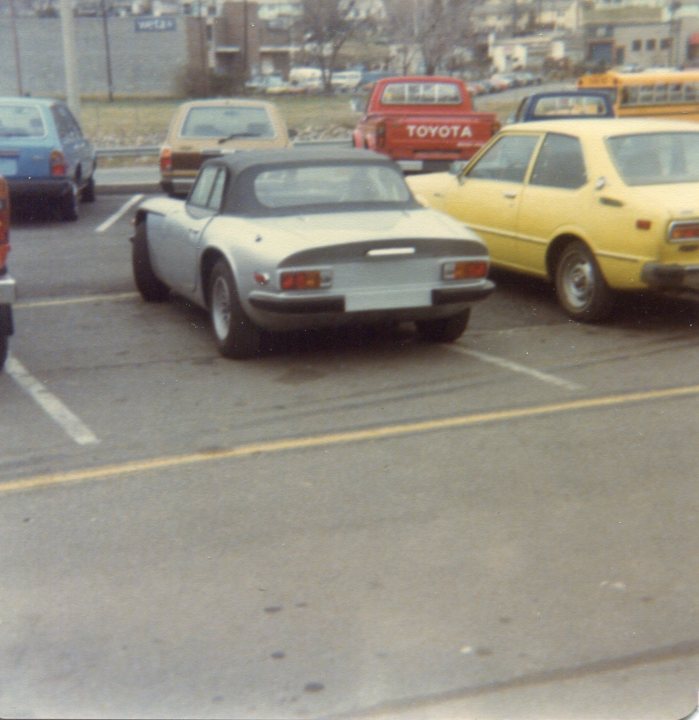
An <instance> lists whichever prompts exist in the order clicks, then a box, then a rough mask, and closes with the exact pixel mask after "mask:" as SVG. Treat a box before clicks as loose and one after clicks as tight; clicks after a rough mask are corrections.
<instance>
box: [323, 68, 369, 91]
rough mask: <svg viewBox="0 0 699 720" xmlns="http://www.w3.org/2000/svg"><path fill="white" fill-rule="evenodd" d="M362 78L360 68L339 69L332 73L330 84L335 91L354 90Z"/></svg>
mask: <svg viewBox="0 0 699 720" xmlns="http://www.w3.org/2000/svg"><path fill="white" fill-rule="evenodd" d="M361 80H362V73H361V71H360V70H338V71H337V72H334V73H333V74H332V77H331V78H330V84H331V85H332V89H333V90H334V91H335V92H352V91H353V90H354V89H355V88H356V87H357V86H358V85H359V83H360V82H361Z"/></svg>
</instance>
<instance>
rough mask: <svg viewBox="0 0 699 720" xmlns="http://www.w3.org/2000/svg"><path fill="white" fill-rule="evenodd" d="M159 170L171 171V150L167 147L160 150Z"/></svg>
mask: <svg viewBox="0 0 699 720" xmlns="http://www.w3.org/2000/svg"><path fill="white" fill-rule="evenodd" d="M160 170H161V172H170V170H172V148H170V147H168V146H167V145H165V146H164V147H162V148H160Z"/></svg>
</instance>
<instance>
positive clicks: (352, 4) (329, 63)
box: [300, 0, 375, 92]
mask: <svg viewBox="0 0 699 720" xmlns="http://www.w3.org/2000/svg"><path fill="white" fill-rule="evenodd" d="M369 7H370V6H369V5H368V4H363V3H362V4H360V3H359V2H358V0H303V13H302V16H301V19H300V30H301V35H302V38H303V46H304V50H305V53H306V56H307V58H308V60H309V61H310V62H311V63H312V64H313V65H315V66H316V67H319V68H320V69H321V71H322V73H323V86H324V88H325V90H326V91H328V92H329V91H330V89H331V87H332V72H333V69H335V67H336V63H337V60H338V57H339V55H340V51H341V50H342V48H343V46H344V45H345V43H346V42H347V41H348V40H349V39H350V38H353V37H356V36H358V35H359V34H361V33H362V32H367V31H368V30H369V29H371V28H373V27H374V26H375V18H374V17H373V16H372V14H371V13H370V12H369V10H368V8H369Z"/></svg>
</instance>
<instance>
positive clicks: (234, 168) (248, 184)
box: [202, 146, 417, 217]
mask: <svg viewBox="0 0 699 720" xmlns="http://www.w3.org/2000/svg"><path fill="white" fill-rule="evenodd" d="M211 165H216V166H218V167H221V166H222V165H223V166H225V167H226V168H227V169H228V171H229V178H228V182H227V186H226V190H225V192H224V200H223V206H222V208H221V212H222V213H223V214H230V215H250V216H258V217H259V216H276V215H286V214H293V213H297V212H298V209H295V208H290V207H286V208H279V209H274V208H269V207H265V206H263V205H261V204H260V202H259V201H258V199H257V197H256V194H255V191H254V182H255V178H256V177H257V176H258V175H259V174H260V173H263V172H266V171H268V170H273V169H274V170H277V169H286V168H288V169H293V168H294V167H304V166H305V167H307V166H321V167H322V166H324V165H327V166H328V167H332V166H337V165H353V166H360V167H361V166H362V165H366V166H369V165H371V166H377V165H379V166H384V167H388V168H391V169H393V170H395V172H396V173H398V174H400V175H401V177H402V171H401V169H400V167H399V166H398V165H397V164H396V163H395V162H394V161H393V160H391V158H389V157H387V156H386V155H381V154H379V153H376V152H373V151H371V150H360V149H356V148H352V147H346V148H345V147H341V148H338V147H333V146H330V147H329V146H324V147H323V146H321V147H302V148H290V149H281V150H262V151H260V150H236V151H234V152H230V153H223V154H222V155H218V156H216V157H213V158H210V159H209V160H206V162H205V163H204V164H203V165H202V169H203V168H204V167H208V166H211ZM408 195H409V198H408V199H407V200H406V201H405V202H400V203H395V202H392V203H383V204H381V203H376V204H374V205H373V206H372V207H373V208H374V209H379V208H380V207H382V206H385V207H386V208H398V207H399V208H413V207H416V206H417V203H416V201H415V199H414V198H413V197H412V194H411V193H410V191H409V190H408ZM346 209H348V208H346ZM355 209H358V208H355ZM323 210H325V211H328V210H332V211H335V212H339V211H340V210H341V208H338V206H337V205H334V206H332V207H329V208H327V207H323V206H319V207H313V206H304V212H313V211H316V212H321V211H323Z"/></svg>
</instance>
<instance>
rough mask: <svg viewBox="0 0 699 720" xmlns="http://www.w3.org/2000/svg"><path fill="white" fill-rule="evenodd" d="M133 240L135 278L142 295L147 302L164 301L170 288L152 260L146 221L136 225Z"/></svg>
mask: <svg viewBox="0 0 699 720" xmlns="http://www.w3.org/2000/svg"><path fill="white" fill-rule="evenodd" d="M131 242H132V244H133V245H132V248H131V261H132V265H133V278H134V282H135V283H136V287H137V288H138V291H139V292H140V293H141V297H142V298H143V299H144V300H145V301H146V302H163V301H165V300H167V299H168V297H169V296H170V288H168V286H167V285H166V284H165V283H164V282H162V281H161V280H159V279H158V278H157V277H156V275H155V273H154V272H153V266H152V265H151V262H150V252H149V250H148V236H147V234H146V223H145V221H141V222H139V223H138V225H136V231H135V232H134V236H133V238H132V240H131Z"/></svg>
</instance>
